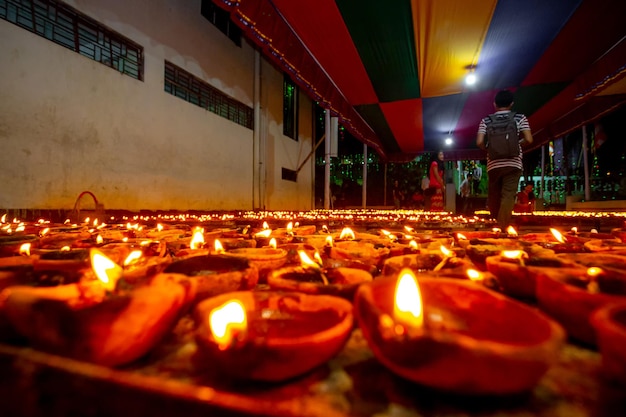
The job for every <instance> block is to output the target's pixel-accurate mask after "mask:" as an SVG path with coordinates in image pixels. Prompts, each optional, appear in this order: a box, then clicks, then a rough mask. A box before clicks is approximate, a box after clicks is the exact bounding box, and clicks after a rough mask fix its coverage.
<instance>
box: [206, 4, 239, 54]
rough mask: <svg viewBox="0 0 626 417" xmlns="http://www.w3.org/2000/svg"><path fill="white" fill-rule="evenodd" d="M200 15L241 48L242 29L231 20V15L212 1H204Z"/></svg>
mask: <svg viewBox="0 0 626 417" xmlns="http://www.w3.org/2000/svg"><path fill="white" fill-rule="evenodd" d="M200 14H202V16H204V17H205V18H206V19H207V20H208V21H209V22H211V23H213V25H215V27H216V28H218V29H219V30H220V31H221V32H222V33H223V34H224V35H226V36H228V39H230V40H231V41H233V42H234V43H235V45H237V46H241V29H239V27H237V25H236V24H235V22H233V21H232V20H231V19H230V13H228V12H227V11H226V10H224V9H221V8H219V7H218V6H216V5H215V4H214V3H213V2H212V1H211V0H202V4H201V5H200Z"/></svg>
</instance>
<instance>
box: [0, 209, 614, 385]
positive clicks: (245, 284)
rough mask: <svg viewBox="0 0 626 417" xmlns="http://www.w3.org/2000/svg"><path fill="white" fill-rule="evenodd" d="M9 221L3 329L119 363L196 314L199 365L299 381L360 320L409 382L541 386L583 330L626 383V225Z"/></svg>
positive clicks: (372, 343) (0, 300) (0, 280)
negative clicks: (479, 227)
mask: <svg viewBox="0 0 626 417" xmlns="http://www.w3.org/2000/svg"><path fill="white" fill-rule="evenodd" d="M223 220H224V218H221V219H220V221H223ZM178 221H179V222H180V219H179V220H178ZM443 221H445V220H443ZM209 223H210V222H207V224H209ZM2 226H3V227H2V230H3V231H4V232H5V233H4V236H2V240H0V255H2V257H0V289H2V293H0V338H1V339H2V340H4V341H6V342H12V341H15V340H20V339H26V340H27V341H28V343H30V344H32V345H33V346H34V347H36V348H38V349H41V350H44V351H47V352H51V353H56V354H60V355H64V356H69V357H73V358H76V359H80V360H85V361H90V362H94V363H98V364H102V365H107V366H118V365H123V364H128V363H130V362H132V361H135V360H137V359H138V358H140V357H141V356H143V355H145V354H146V353H147V352H149V351H150V350H151V349H153V348H154V346H155V345H156V344H158V343H159V341H160V340H162V339H163V337H164V336H165V335H166V334H167V333H168V332H170V331H171V329H172V327H173V326H174V325H175V323H176V322H177V321H178V320H179V319H180V318H181V317H182V316H183V315H185V314H187V313H191V315H192V317H193V319H194V322H195V325H196V328H195V333H194V334H195V341H196V345H197V355H196V361H197V363H198V366H207V365H208V366H211V367H213V368H214V369H217V370H218V371H219V372H221V373H223V374H224V375H227V376H228V377H231V378H236V379H251V380H258V381H284V380H288V379H290V378H294V377H297V376H300V375H303V374H305V373H307V372H309V371H311V370H312V369H315V368H316V367H319V366H321V365H323V364H325V363H327V362H328V361H329V360H330V359H331V358H333V357H334V356H336V355H337V354H338V353H339V352H340V351H341V350H342V349H343V347H344V346H345V344H346V342H347V341H348V339H349V337H350V336H351V334H352V333H353V331H354V329H355V327H356V328H358V329H359V330H360V331H361V332H362V334H363V335H364V337H365V339H366V340H367V343H368V346H369V347H370V349H371V350H372V352H373V353H374V355H375V356H376V358H377V359H378V360H379V361H380V362H381V363H382V364H383V365H384V366H385V367H387V368H388V369H389V370H391V371H392V372H393V373H395V374H398V375H400V376H402V377H404V378H406V379H408V380H410V381H414V382H417V383H418V384H421V385H424V386H429V387H434V388H436V389H440V390H443V391H448V392H455V393H462V394H511V393H518V392H523V391H527V390H529V389H531V388H532V387H533V386H535V385H536V383H537V382H538V381H539V380H540V379H541V377H542V376H543V375H544V374H545V372H546V371H547V370H548V369H549V367H550V366H551V365H552V364H553V363H554V362H555V361H556V360H557V357H558V353H559V350H560V349H561V347H562V345H563V343H564V341H565V339H566V337H570V338H573V339H576V340H578V341H580V342H582V343H585V344H587V345H589V346H590V347H591V348H598V349H599V350H600V351H601V352H602V355H603V360H604V366H605V371H606V374H607V376H609V377H610V378H611V379H615V380H618V381H622V382H625V383H626V354H625V353H624V350H623V349H622V348H621V347H622V346H624V343H625V342H626V257H624V253H622V250H624V249H626V244H624V243H623V242H622V237H623V235H622V234H621V230H616V231H615V233H610V234H604V233H602V234H600V233H597V232H595V233H593V232H590V233H582V232H580V233H579V232H578V231H577V230H571V231H569V232H567V233H564V234H563V233H560V232H559V231H557V230H556V229H553V230H552V231H551V232H550V233H533V234H525V235H518V234H517V233H516V231H515V230H514V229H511V230H507V231H505V232H503V231H499V230H495V231H478V232H477V231H470V230H467V231H460V232H458V233H439V232H416V231H415V229H414V228H412V227H409V226H405V227H403V228H402V229H401V230H384V229H379V230H377V231H376V233H370V232H368V231H363V232H358V231H357V232H355V231H353V230H351V229H347V228H341V230H340V231H339V230H337V231H331V230H329V228H328V227H325V226H324V227H322V228H321V229H320V230H318V228H317V227H316V226H314V225H303V226H300V225H299V224H296V225H295V226H294V225H293V224H291V223H290V224H288V225H286V227H284V228H279V229H273V230H272V229H270V228H269V226H267V224H264V225H263V226H262V227H259V228H252V227H243V228H220V227H216V228H212V229H209V230H205V229H204V228H199V227H191V226H188V227H185V226H184V225H181V224H180V223H176V224H169V225H161V224H158V225H156V226H155V227H150V228H149V227H145V226H142V225H140V224H139V223H135V224H131V223H127V224H126V225H113V226H112V225H105V224H97V222H94V223H91V222H86V223H85V224H83V225H50V224H48V223H47V222H45V221H40V222H35V223H30V224H25V223H21V222H17V221H12V222H9V223H7V222H6V220H5V219H4V218H3V219H2ZM7 226H8V227H7ZM9 229H10V232H9ZM606 265H609V266H606ZM529 300H530V301H532V302H533V303H537V304H538V305H539V307H540V309H536V308H533V307H531V306H529V305H528V303H527V302H526V301H529ZM129 341H132V342H131V343H129Z"/></svg>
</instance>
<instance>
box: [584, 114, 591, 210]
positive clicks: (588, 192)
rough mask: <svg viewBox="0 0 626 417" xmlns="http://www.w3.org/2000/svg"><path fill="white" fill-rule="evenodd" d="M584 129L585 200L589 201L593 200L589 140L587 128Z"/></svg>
mask: <svg viewBox="0 0 626 417" xmlns="http://www.w3.org/2000/svg"><path fill="white" fill-rule="evenodd" d="M582 129H583V169H584V172H585V200H586V201H589V200H591V187H590V186H589V158H588V151H587V142H588V138H587V129H586V127H585V126H583V127H582Z"/></svg>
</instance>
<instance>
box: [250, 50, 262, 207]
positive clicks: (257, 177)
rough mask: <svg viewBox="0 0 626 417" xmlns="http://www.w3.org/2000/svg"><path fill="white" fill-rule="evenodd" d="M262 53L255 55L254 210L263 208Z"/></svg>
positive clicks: (257, 52)
mask: <svg viewBox="0 0 626 417" xmlns="http://www.w3.org/2000/svg"><path fill="white" fill-rule="evenodd" d="M260 121H261V53H260V52H259V51H258V50H257V51H256V52H255V53H254V130H253V131H252V143H253V145H252V209H253V210H256V209H259V208H261V168H262V166H263V165H262V161H261V143H260V141H261V137H260V136H261V131H260V127H261V126H260V125H261V122H260Z"/></svg>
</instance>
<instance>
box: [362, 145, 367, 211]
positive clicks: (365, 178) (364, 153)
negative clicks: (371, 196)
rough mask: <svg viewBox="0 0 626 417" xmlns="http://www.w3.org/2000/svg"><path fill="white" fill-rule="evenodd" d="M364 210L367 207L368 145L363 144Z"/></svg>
mask: <svg viewBox="0 0 626 417" xmlns="http://www.w3.org/2000/svg"><path fill="white" fill-rule="evenodd" d="M361 200H362V203H363V208H366V207H367V145H366V144H363V189H362V193H361Z"/></svg>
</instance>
